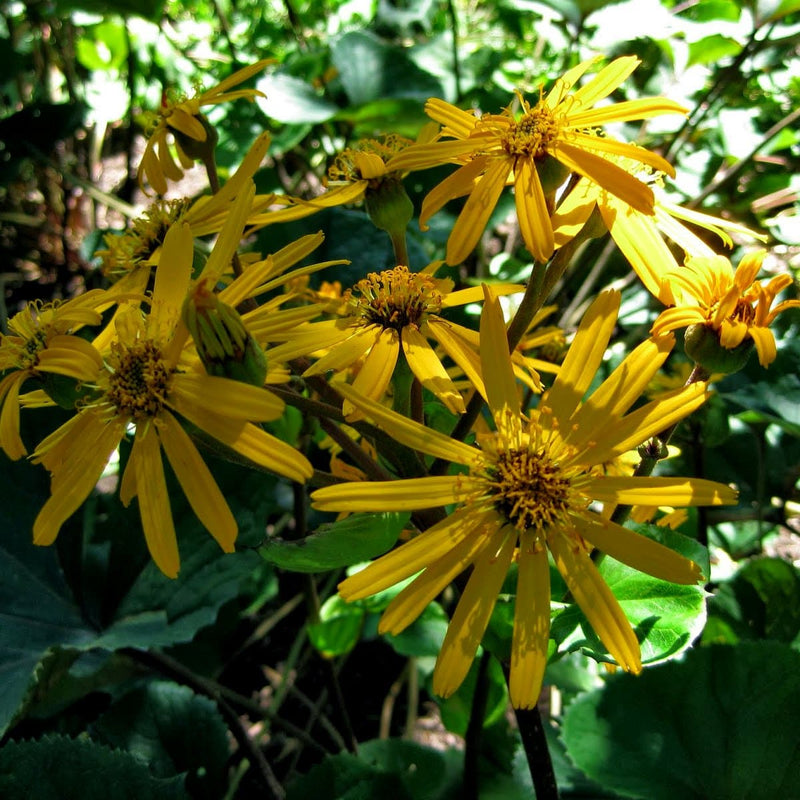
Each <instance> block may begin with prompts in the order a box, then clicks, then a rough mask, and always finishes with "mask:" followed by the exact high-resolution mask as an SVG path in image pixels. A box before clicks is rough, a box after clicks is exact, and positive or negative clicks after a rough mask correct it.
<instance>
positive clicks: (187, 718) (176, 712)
mask: <svg viewBox="0 0 800 800" xmlns="http://www.w3.org/2000/svg"><path fill="white" fill-rule="evenodd" d="M91 731H92V736H93V737H95V739H101V740H102V741H103V742H104V743H106V744H108V745H110V746H111V747H114V748H115V749H116V748H118V749H121V750H126V751H127V752H129V753H131V755H133V756H135V757H136V758H137V759H139V760H140V761H141V762H143V763H145V764H147V765H148V766H149V767H150V771H151V772H152V773H153V775H154V776H156V777H158V778H168V777H172V776H175V775H179V774H182V773H186V788H187V790H188V791H189V792H190V793H191V796H192V797H193V798H197V800H201V798H207V800H215V798H219V797H222V796H223V795H224V794H225V789H226V787H227V761H228V749H229V746H228V738H227V737H228V733H227V728H226V726H225V723H224V722H223V720H222V717H221V716H220V714H219V712H218V711H217V708H216V706H215V705H214V703H213V702H211V700H209V699H208V698H205V697H200V696H198V695H196V694H194V693H193V692H192V691H191V689H189V688H187V687H185V686H179V685H178V684H175V683H170V682H167V681H152V682H149V683H147V684H146V685H145V686H142V687H138V688H136V689H134V690H133V691H130V692H128V693H127V694H125V695H123V696H122V697H121V698H119V699H118V700H116V702H114V704H113V705H112V706H111V707H110V708H109V709H108V710H107V711H106V712H105V713H104V714H103V715H102V716H101V717H100V718H99V719H98V720H97V722H95V723H93V724H92V726H91ZM198 731H202V736H198V735H197V732H198Z"/></svg>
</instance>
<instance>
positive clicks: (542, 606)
mask: <svg viewBox="0 0 800 800" xmlns="http://www.w3.org/2000/svg"><path fill="white" fill-rule="evenodd" d="M618 307H619V295H618V293H615V292H607V293H604V294H602V295H600V297H599V298H598V299H597V300H596V301H595V302H594V304H593V305H592V306H591V308H590V309H589V311H588V312H587V314H586V316H585V317H584V319H583V321H582V323H581V326H580V328H579V330H578V332H577V335H576V337H575V339H574V341H573V343H572V345H571V347H570V349H569V352H568V354H567V356H566V358H565V361H564V364H563V366H562V367H561V370H560V371H559V373H558V376H557V377H556V379H555V382H554V383H553V385H552V387H551V388H550V389H549V390H548V391H547V392H546V393H545V394H544V395H542V398H541V401H540V404H539V407H538V409H537V411H536V412H534V413H533V414H531V415H530V416H525V415H524V414H522V413H521V410H520V404H519V396H518V393H517V389H516V385H515V381H514V376H513V372H512V369H511V363H510V359H509V357H508V350H507V342H506V337H505V326H504V325H503V321H502V316H501V314H500V311H499V306H498V303H497V299H496V298H494V297H493V296H492V294H491V293H490V292H489V291H488V290H487V297H486V301H485V303H484V309H483V314H482V317H481V363H482V368H483V374H484V379H485V386H486V389H487V392H488V401H489V407H490V409H491V412H492V416H493V418H494V423H495V430H494V431H492V432H490V433H487V434H484V435H481V436H479V438H478V444H479V447H472V446H469V445H467V444H463V443H461V442H458V441H454V440H452V439H450V438H449V437H447V436H444V435H442V434H439V433H437V432H435V431H431V430H429V429H427V428H425V427H423V426H421V425H418V424H416V423H414V422H412V421H410V420H408V419H405V418H402V417H400V416H399V415H396V414H393V413H392V412H391V411H388V410H387V409H384V408H382V407H381V406H380V405H379V404H377V403H374V402H372V401H370V400H367V399H364V398H360V397H358V396H357V395H356V392H355V391H354V390H353V389H352V388H346V389H345V390H344V391H345V392H346V395H347V397H349V398H350V399H351V400H352V401H353V402H354V403H357V404H358V405H359V407H361V408H362V409H363V410H364V412H365V414H366V416H367V418H368V419H369V420H370V421H371V422H373V423H374V424H376V425H378V426H379V427H381V428H383V429H384V430H386V431H387V432H388V433H390V434H391V435H392V436H393V437H394V438H395V439H396V440H398V441H400V442H402V443H403V444H405V445H407V446H409V447H412V448H414V449H416V450H419V451H421V452H425V453H428V454H430V455H433V456H437V457H440V458H446V459H449V460H451V461H453V462H455V463H458V464H462V465H464V466H466V468H467V471H466V473H463V474H456V475H444V476H435V477H425V478H414V479H409V480H396V481H385V482H375V483H368V482H359V483H358V484H357V485H349V484H342V485H338V486H330V487H325V488H323V489H319V490H317V491H315V492H314V493H313V495H312V502H313V504H314V506H315V507H316V508H318V509H320V510H324V511H378V510H386V511H388V510H398V511H399V510H415V509H424V508H434V507H437V506H449V505H451V504H455V505H456V508H455V510H453V511H452V512H450V513H449V514H448V516H447V517H446V518H445V519H444V520H443V521H441V522H439V523H437V524H435V525H434V526H433V527H431V528H429V529H428V530H426V531H425V532H424V533H422V534H420V535H419V536H417V537H416V538H415V539H412V540H411V541H410V542H408V543H407V544H403V545H401V546H400V547H399V548H397V549H396V550H394V551H392V552H391V553H389V554H387V555H385V556H383V557H381V558H379V559H378V560H377V561H375V562H373V563H372V564H370V565H369V566H368V567H367V568H366V569H364V570H362V571H361V572H359V573H356V574H355V575H352V576H350V577H349V578H347V579H346V580H345V581H343V582H342V583H341V584H340V586H339V592H340V594H341V595H342V596H343V597H344V598H345V599H347V600H358V599H361V598H364V597H368V596H370V595H372V594H375V593H376V592H379V591H382V590H383V589H386V588H388V587H389V586H392V585H394V584H396V583H399V582H400V581H402V580H404V579H406V578H409V577H411V576H413V575H415V574H416V573H419V574H418V575H417V576H416V578H414V580H413V581H412V582H411V583H410V584H409V585H408V586H407V587H406V588H404V589H403V590H402V591H401V592H400V593H399V594H398V595H397V596H396V597H395V599H394V600H393V601H392V602H391V603H390V604H389V606H388V607H387V609H386V611H385V612H384V615H383V617H382V618H381V622H380V627H379V630H381V631H385V632H391V633H397V632H399V631H400V630H402V629H403V628H405V627H406V626H407V625H409V624H410V623H411V622H413V621H414V620H415V619H416V618H417V616H419V614H420V613H421V612H422V611H423V609H424V608H425V607H426V606H427V604H428V603H429V602H430V601H431V600H433V599H434V598H435V597H436V596H437V595H438V594H439V593H440V592H441V591H442V590H443V589H444V588H445V587H446V586H447V585H448V584H449V583H450V581H452V580H453V579H454V578H455V577H456V576H457V575H459V574H460V573H461V572H463V571H464V570H465V569H467V568H468V567H469V566H472V567H473V570H472V574H471V576H470V578H469V580H468V582H467V584H466V588H465V589H464V591H463V594H462V595H461V598H460V600H459V602H458V605H457V607H456V610H455V613H454V615H453V618H452V621H451V622H450V625H449V628H448V631H447V635H446V636H445V640H444V643H443V645H442V650H441V652H440V654H439V657H438V660H437V664H436V669H435V671H434V678H433V685H434V690H435V691H436V692H437V693H438V694H442V695H444V696H448V695H450V694H451V693H452V692H454V691H455V690H456V689H457V688H458V686H459V685H460V683H461V681H462V680H463V679H464V676H465V675H466V673H467V671H468V669H469V666H470V663H471V662H472V659H473V657H474V654H475V651H476V649H477V647H478V644H479V643H480V640H481V638H482V636H483V632H484V630H485V629H486V625H487V624H488V621H489V617H490V615H491V613H492V609H493V606H494V603H495V600H496V597H497V594H498V592H499V591H500V588H501V585H502V583H503V580H504V578H505V576H506V573H507V571H508V569H509V567H510V566H511V564H512V562H514V561H516V562H517V565H518V568H519V569H518V580H517V597H516V611H515V617H514V634H513V640H512V656H511V680H510V692H511V700H512V702H513V703H514V705H515V706H518V707H525V708H528V707H531V706H533V705H534V704H535V703H536V700H537V698H538V695H539V690H540V687H541V681H542V676H543V672H544V667H545V663H546V661H547V642H548V637H549V627H550V588H549V586H550V578H549V567H548V555H547V554H548V551H549V553H550V554H551V555H552V557H553V560H554V561H555V564H556V566H557V568H558V570H559V571H560V572H561V574H562V575H563V577H564V580H565V581H566V583H567V587H568V588H569V590H570V593H571V594H572V596H573V597H574V598H575V601H576V602H577V603H578V604H579V605H580V607H581V609H582V610H583V612H584V614H585V615H586V617H587V618H588V620H589V622H590V623H591V624H592V626H593V627H594V629H595V631H596V632H597V633H598V635H599V636H600V638H601V639H602V640H603V642H604V643H605V645H606V647H607V648H608V650H609V652H610V653H611V654H612V655H613V657H614V658H615V659H616V660H617V661H618V662H619V664H620V665H622V667H624V668H625V669H626V670H630V671H633V672H637V671H639V670H640V669H641V656H640V651H639V643H638V641H637V639H636V636H635V634H634V632H633V631H632V630H631V627H630V624H629V623H628V621H627V619H626V618H625V615H624V613H623V611H622V609H621V608H620V606H619V604H618V602H617V601H616V599H615V598H614V596H613V595H612V593H611V591H610V590H609V588H608V586H607V585H606V584H605V583H604V581H603V580H602V577H601V576H600V573H599V572H598V571H597V568H596V567H595V565H594V563H593V561H592V560H591V558H590V551H591V550H592V548H598V549H599V550H601V551H603V552H605V553H607V554H608V555H610V556H612V557H613V558H616V559H619V560H620V561H623V562H625V563H626V564H629V565H631V566H633V567H635V568H637V569H640V570H642V571H644V572H647V573H649V574H650V575H653V576H655V577H658V578H661V579H664V580H669V581H673V582H677V583H686V584H692V583H695V582H696V581H698V580H699V579H700V576H701V575H700V569H699V568H698V567H697V565H696V564H694V563H693V562H691V561H689V560H687V559H685V558H684V557H683V556H680V555H678V554H677V553H675V552H673V551H672V550H669V549H668V548H666V547H664V546H662V545H660V544H657V543H656V542H654V541H652V540H650V539H647V538H645V537H644V536H641V535H639V534H637V533H635V532H633V531H632V530H630V529H628V528H624V527H622V526H620V525H618V524H615V523H613V522H611V521H610V520H608V519H606V518H605V517H604V516H603V515H602V513H600V512H598V511H597V510H595V509H596V504H598V503H601V504H614V503H626V504H636V503H639V504H642V503H647V504H650V505H671V506H678V507H680V506H692V505H716V504H720V503H732V502H735V498H736V495H735V492H733V491H732V490H730V489H729V488H728V487H727V486H723V485H721V484H717V483H712V482H711V481H705V480H699V479H691V478H673V477H655V478H652V477H648V478H645V477H612V476H606V475H598V474H597V470H596V467H597V465H599V464H602V463H604V462H607V461H610V460H611V459H613V458H616V457H617V456H618V455H620V454H621V453H624V452H626V451H628V450H630V449H631V448H633V447H635V446H637V445H638V444H639V443H641V442H642V441H644V440H646V439H648V438H649V437H650V436H652V435H654V434H655V433H657V432H658V431H660V430H662V429H663V428H664V427H666V426H669V425H670V424H672V423H673V422H676V421H677V420H679V419H681V418H683V417H684V416H686V415H687V414H689V413H691V411H693V410H694V409H696V408H697V407H698V406H699V405H700V404H702V403H703V401H704V399H705V385H704V384H701V383H700V384H693V385H691V386H688V387H685V388H682V389H679V390H677V391H675V392H671V393H668V394H666V395H664V396H663V397H661V398H659V399H657V400H655V401H653V402H650V403H647V404H646V405H643V406H641V407H639V408H637V409H636V410H634V411H629V409H630V407H631V406H632V405H633V403H634V402H635V401H636V399H637V398H638V397H639V395H640V393H641V391H642V390H643V389H644V388H645V387H646V385H647V382H648V381H649V379H650V377H651V376H652V375H653V373H654V372H655V371H656V370H657V369H658V368H659V366H660V365H661V364H662V363H663V362H664V360H665V359H666V357H667V355H668V354H669V352H670V350H671V348H672V344H673V341H672V339H671V337H661V338H658V339H650V340H648V341H646V342H645V343H643V344H642V345H640V346H639V347H638V348H636V350H634V351H633V352H632V353H631V354H630V355H629V356H628V358H626V359H625V360H624V361H623V362H622V364H621V365H620V366H619V367H618V368H617V369H616V370H615V371H614V372H613V373H612V375H611V376H610V377H609V378H607V379H606V380H605V381H604V382H603V383H602V384H601V385H600V386H599V387H598V388H597V389H596V390H595V391H594V392H593V393H592V394H591V396H590V397H589V398H588V399H587V400H585V401H583V396H584V394H585V393H586V391H587V390H588V388H589V386H590V384H591V383H592V381H593V379H594V377H595V373H596V371H597V369H598V367H599V366H600V363H601V361H602V359H603V355H604V352H605V349H606V346H607V344H608V341H609V338H610V336H611V333H612V331H613V328H614V325H615V323H616V316H617V310H618Z"/></svg>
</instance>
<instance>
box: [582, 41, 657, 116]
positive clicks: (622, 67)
mask: <svg viewBox="0 0 800 800" xmlns="http://www.w3.org/2000/svg"><path fill="white" fill-rule="evenodd" d="M587 63H589V64H591V63H592V62H584V64H587ZM641 63H642V62H641V61H640V60H639V59H638V58H636V56H623V57H622V58H615V59H614V60H613V61H612V62H611V63H610V64H607V65H606V66H605V67H603V69H601V70H600V72H598V73H597V74H596V75H595V76H594V77H593V78H592V79H591V80H589V81H587V82H586V84H585V85H584V86H582V87H581V88H580V89H578V90H577V91H575V92H573V93H572V101H573V102H574V104H575V108H581V107H583V108H589V107H590V106H593V105H594V104H595V103H596V102H597V101H598V100H602V99H603V98H604V97H608V95H610V94H611V92H613V91H614V90H615V89H617V88H619V87H620V86H621V85H622V84H623V83H624V82H625V81H626V80H627V78H628V77H629V76H630V74H631V73H632V72H633V71H634V70H635V69H636V67H638V66H639V64H641ZM569 118H570V119H571V118H572V114H569Z"/></svg>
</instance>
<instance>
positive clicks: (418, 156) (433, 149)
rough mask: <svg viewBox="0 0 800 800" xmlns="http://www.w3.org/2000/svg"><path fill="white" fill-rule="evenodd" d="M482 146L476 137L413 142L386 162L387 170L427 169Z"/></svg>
mask: <svg viewBox="0 0 800 800" xmlns="http://www.w3.org/2000/svg"><path fill="white" fill-rule="evenodd" d="M481 146H482V145H481V143H480V141H476V140H475V139H467V140H462V139H458V140H454V141H447V142H442V141H440V142H433V143H431V144H412V145H411V146H410V147H407V148H406V149H405V150H402V151H401V152H399V153H398V154H397V155H396V156H392V158H390V159H389V161H387V162H386V171H387V172H398V171H403V170H415V169H427V168H428V167H435V166H437V165H439V164H447V163H448V162H449V161H457V160H458V159H459V158H460V157H461V156H465V155H468V154H470V153H472V152H475V151H477V150H479V149H480V148H481Z"/></svg>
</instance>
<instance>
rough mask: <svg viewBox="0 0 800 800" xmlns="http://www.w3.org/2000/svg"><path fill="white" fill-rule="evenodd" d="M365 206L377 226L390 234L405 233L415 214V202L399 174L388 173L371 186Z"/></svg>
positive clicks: (366, 194) (366, 196) (365, 198)
mask: <svg viewBox="0 0 800 800" xmlns="http://www.w3.org/2000/svg"><path fill="white" fill-rule="evenodd" d="M364 206H365V208H366V209H367V214H369V218H370V219H371V220H372V222H373V224H374V225H375V227H376V228H380V229H381V230H382V231H387V232H388V233H389V234H403V233H405V229H406V226H407V225H408V223H409V222H410V221H411V218H412V217H413V216H414V204H413V203H412V202H411V198H409V196H408V195H407V194H406V189H405V186H403V181H402V179H401V178H400V177H399V176H395V175H387V176H386V177H384V178H381V179H380V181H378V182H377V185H376V186H375V187H374V188H373V187H372V186H370V187H369V188H368V189H367V191H366V193H365V195H364Z"/></svg>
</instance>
